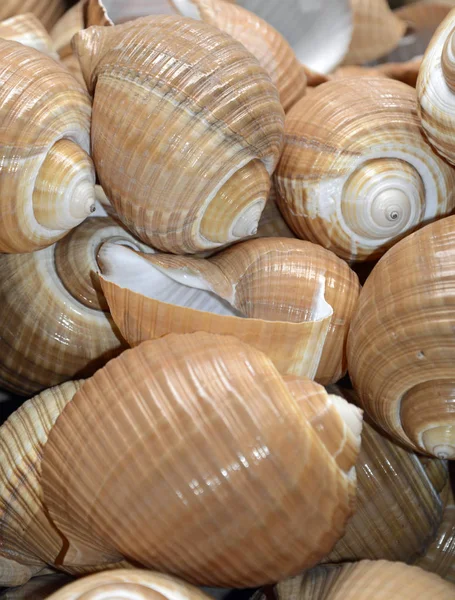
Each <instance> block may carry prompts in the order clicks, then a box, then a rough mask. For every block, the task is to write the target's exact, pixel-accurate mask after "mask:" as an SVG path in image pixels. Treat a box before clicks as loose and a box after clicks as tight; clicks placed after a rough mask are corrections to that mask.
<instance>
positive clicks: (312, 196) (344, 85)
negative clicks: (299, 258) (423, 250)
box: [275, 78, 455, 260]
mask: <svg viewBox="0 0 455 600" xmlns="http://www.w3.org/2000/svg"><path fill="white" fill-rule="evenodd" d="M415 104H416V97H415V91H414V90H413V89H411V88H410V87H409V86H407V85H405V84H403V83H401V82H398V81H391V80H386V79H378V78H373V79H370V78H362V79H357V78H353V79H342V80H339V81H329V82H328V83H325V84H322V85H320V86H318V87H317V88H316V89H315V90H314V91H313V93H312V94H311V96H309V97H307V98H303V99H302V100H300V101H299V102H298V103H297V104H296V105H295V106H294V107H293V108H292V109H291V111H290V112H289V113H288V114H287V116H286V137H285V147H284V151H283V154H282V157H281V160H280V164H279V166H278V169H277V171H276V172H275V183H276V188H277V195H278V205H279V208H280V210H281V212H282V213H283V216H284V217H285V219H286V221H287V222H288V225H289V226H290V227H291V228H292V229H293V231H294V232H295V233H296V234H297V235H298V237H301V238H303V239H309V240H311V241H313V242H317V243H319V244H321V245H323V246H324V247H326V248H329V249H330V250H333V251H334V252H335V253H336V254H338V255H339V256H341V257H342V258H345V259H348V260H366V259H368V260H371V259H373V258H378V257H379V256H381V254H383V253H384V252H385V250H386V249H387V248H388V247H389V246H391V245H393V244H394V243H396V241H397V240H399V239H400V238H401V237H403V236H404V235H407V234H409V233H410V232H411V231H412V230H413V229H415V228H416V227H418V226H421V225H422V224H423V223H427V222H429V221H431V220H434V219H437V218H439V217H442V216H444V215H447V214H450V213H451V212H452V210H453V209H454V207H455V171H454V169H453V168H452V167H451V166H450V165H448V164H447V163H446V161H444V160H443V159H442V158H441V157H439V156H438V155H437V154H435V153H434V151H433V149H432V147H431V146H430V144H429V143H428V141H427V140H426V138H425V136H424V134H423V132H422V129H421V127H420V121H419V119H418V118H417V115H416V110H415Z"/></svg>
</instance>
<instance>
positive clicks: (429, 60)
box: [417, 9, 455, 164]
mask: <svg viewBox="0 0 455 600" xmlns="http://www.w3.org/2000/svg"><path fill="white" fill-rule="evenodd" d="M417 98H418V110H419V117H420V119H421V121H422V127H423V128H424V130H425V133H426V135H427V136H428V139H429V140H430V142H431V143H432V144H433V146H434V147H435V149H436V150H437V151H438V152H439V153H440V154H441V155H442V156H444V157H445V158H446V159H447V160H448V161H449V162H450V163H452V164H455V143H454V131H455V9H454V10H452V11H451V12H450V13H449V14H448V15H447V17H446V18H445V19H444V21H443V22H442V23H441V25H440V26H439V28H438V29H437V31H436V32H435V34H434V36H433V38H432V40H431V43H430V45H429V46H428V49H427V51H426V52H425V56H424V58H423V62H422V67H421V69H420V74H419V79H418V81H417Z"/></svg>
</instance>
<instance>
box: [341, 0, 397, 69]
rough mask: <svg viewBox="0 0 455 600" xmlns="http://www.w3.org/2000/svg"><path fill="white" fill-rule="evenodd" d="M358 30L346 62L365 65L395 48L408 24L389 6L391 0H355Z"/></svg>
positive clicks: (354, 35) (355, 17)
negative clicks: (388, 0)
mask: <svg viewBox="0 0 455 600" xmlns="http://www.w3.org/2000/svg"><path fill="white" fill-rule="evenodd" d="M351 6H352V10H353V11H354V31H353V33H352V38H351V44H350V46H349V50H348V53H347V55H346V56H345V58H344V64H345V65H361V64H363V63H366V62H368V61H371V60H375V59H377V58H380V57H381V56H384V54H387V53H388V52H390V51H391V50H393V49H394V48H395V47H396V46H398V43H399V41H400V39H401V37H402V36H403V35H404V34H405V31H406V27H407V26H406V23H405V22H404V21H402V20H401V19H399V18H398V17H397V16H396V15H395V14H394V13H393V12H392V11H391V10H390V8H389V5H388V2H387V0H351Z"/></svg>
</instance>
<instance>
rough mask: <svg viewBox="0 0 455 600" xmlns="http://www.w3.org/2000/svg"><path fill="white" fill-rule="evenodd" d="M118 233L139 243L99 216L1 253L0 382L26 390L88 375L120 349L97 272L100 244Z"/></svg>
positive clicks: (26, 392) (17, 390)
mask: <svg viewBox="0 0 455 600" xmlns="http://www.w3.org/2000/svg"><path fill="white" fill-rule="evenodd" d="M119 238H120V239H122V240H123V241H124V242H125V243H127V244H132V246H133V247H135V248H142V249H144V247H143V246H142V245H141V244H139V243H136V242H135V241H134V240H133V238H132V236H131V235H130V234H129V233H128V232H126V231H125V230H124V229H123V227H121V226H120V225H118V224H117V223H115V222H114V221H113V220H111V219H109V218H107V217H102V218H96V219H88V220H87V221H86V222H85V223H83V225H81V226H80V227H78V228H77V229H75V230H74V231H73V232H72V233H71V234H70V235H69V236H67V237H66V238H64V239H63V240H61V241H60V242H57V244H54V245H53V246H51V247H49V248H45V249H44V250H40V251H38V252H33V253H30V254H0V304H1V306H2V311H1V314H0V387H3V388H6V389H9V390H11V391H14V392H15V393H17V394H21V395H30V394H33V393H36V392H38V391H41V390H42V389H44V388H46V387H50V386H52V385H57V384H58V383H61V382H63V381H66V380H68V379H72V378H74V377H77V376H79V377H81V376H88V375H90V374H92V373H93V372H94V371H95V370H96V369H97V368H99V367H100V366H101V365H103V364H104V363H105V362H106V361H107V360H109V359H110V358H112V357H113V356H115V355H116V354H117V353H118V352H120V351H121V350H122V349H123V347H124V344H125V342H124V341H123V339H122V337H121V335H120V333H119V331H118V330H117V328H116V327H115V325H114V324H113V322H112V319H111V318H110V316H109V313H108V312H107V310H108V309H107V304H106V302H105V300H104V298H103V295H102V293H101V289H100V286H99V282H98V280H97V278H96V274H95V272H96V270H97V264H96V258H95V257H96V251H97V249H98V247H99V245H100V244H102V243H103V242H104V241H107V240H112V239H114V240H118V239H119Z"/></svg>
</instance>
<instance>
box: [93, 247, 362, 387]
mask: <svg viewBox="0 0 455 600" xmlns="http://www.w3.org/2000/svg"><path fill="white" fill-rule="evenodd" d="M98 263H99V264H100V266H101V271H102V273H103V276H102V277H101V285H102V288H103V292H104V294H105V296H106V298H107V301H108V304H109V308H110V311H111V314H112V317H113V319H114V321H115V323H116V324H117V326H118V327H119V329H120V331H121V332H122V335H123V336H124V337H125V339H126V340H127V341H128V343H129V344H130V345H133V346H135V345H137V344H139V343H140V342H142V341H144V340H150V339H155V338H159V337H161V336H163V335H166V334H168V333H171V332H173V333H191V332H193V331H207V332H209V333H218V334H227V335H235V336H236V337H238V338H239V339H241V340H243V341H244V342H246V343H248V344H250V345H252V346H254V347H255V348H257V349H259V350H261V351H262V352H265V353H266V354H267V355H268V356H269V357H270V358H271V359H272V361H273V362H274V364H275V366H276V367H277V369H278V370H279V371H280V372H281V373H289V374H295V375H300V376H302V375H303V376H307V377H311V378H313V377H314V376H315V375H316V377H317V379H318V381H320V382H322V383H326V382H327V383H328V382H334V381H337V380H338V379H339V378H340V377H342V376H343V373H344V372H345V343H346V337H347V332H348V328H349V323H350V320H351V317H352V315H353V311H354V307H355V304H356V302H357V298H358V294H359V283H358V280H357V277H356V275H355V274H354V273H353V272H352V271H351V270H350V269H349V267H348V266H347V265H346V264H345V263H344V262H343V261H341V260H339V259H338V258H337V257H336V256H335V255H334V254H332V253H330V252H327V251H326V250H324V249H322V248H320V247H319V246H316V245H315V244H310V243H308V242H302V241H300V240H291V239H287V238H268V239H256V240H250V241H247V242H243V243H242V244H237V245H236V246H234V247H232V248H228V249H227V250H224V251H223V252H221V253H219V254H217V255H216V256H214V257H212V258H210V259H208V260H204V259H195V258H192V257H174V256H172V255H163V254H155V255H150V256H146V255H140V254H138V253H135V252H133V251H132V250H129V249H128V248H123V247H121V246H118V245H113V244H107V245H105V246H102V247H101V250H100V252H99V255H98Z"/></svg>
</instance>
